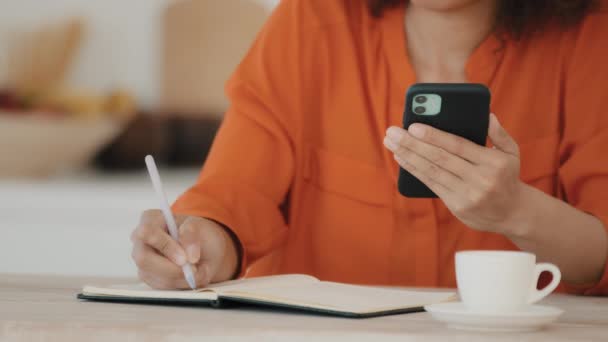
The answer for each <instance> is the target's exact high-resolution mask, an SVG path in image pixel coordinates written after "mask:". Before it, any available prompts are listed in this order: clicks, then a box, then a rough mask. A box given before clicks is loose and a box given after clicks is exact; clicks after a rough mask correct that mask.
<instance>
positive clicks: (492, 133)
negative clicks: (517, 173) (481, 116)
mask: <svg viewBox="0 0 608 342" xmlns="http://www.w3.org/2000/svg"><path fill="white" fill-rule="evenodd" d="M488 136H489V137H490V140H491V141H492V144H494V146H495V147H496V148H497V149H498V150H500V151H503V152H505V153H508V154H512V155H514V156H517V157H519V146H518V145H517V142H515V140H514V139H513V138H512V137H511V136H510V135H509V133H507V131H506V130H505V129H504V128H503V127H502V125H501V124H500V122H499V121H498V118H497V117H496V115H494V113H492V114H490V127H489V128H488Z"/></svg>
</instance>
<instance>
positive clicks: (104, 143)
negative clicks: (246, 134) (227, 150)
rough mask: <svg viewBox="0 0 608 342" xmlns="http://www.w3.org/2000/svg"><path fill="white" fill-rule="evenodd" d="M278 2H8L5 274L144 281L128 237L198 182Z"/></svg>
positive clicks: (3, 16)
mask: <svg viewBox="0 0 608 342" xmlns="http://www.w3.org/2000/svg"><path fill="white" fill-rule="evenodd" d="M276 2H278V0H222V1H212V0H183V1H179V0H174V1H170V0H126V1H125V0H104V1H90V0H53V1H40V0H0V273H41V274H65V275H95V276H135V275H136V270H135V267H134V265H133V263H132V262H131V260H130V249H131V246H130V241H129V234H130V232H131V230H132V229H133V228H134V227H135V225H136V224H137V221H138V219H139V215H140V212H141V211H142V210H144V209H148V208H155V207H157V203H156V200H155V197H154V193H153V190H152V187H151V185H150V182H149V179H148V178H147V174H146V172H145V169H144V163H143V158H144V156H145V155H146V154H153V155H154V156H155V158H156V161H157V163H158V164H159V167H160V172H161V176H162V177H163V180H164V182H165V186H166V189H165V190H166V192H167V195H168V197H169V198H170V200H173V199H175V198H176V197H177V196H178V195H179V194H180V193H181V192H183V191H184V190H186V189H187V187H189V186H190V185H192V184H193V183H194V181H195V179H196V176H197V173H198V171H199V169H200V167H201V166H202V165H203V163H204V160H205V157H206V155H207V152H208V149H209V147H210V144H211V142H212V140H213V137H214V135H215V131H216V130H217V128H218V126H219V124H220V123H221V120H222V116H223V113H224V111H225V110H226V108H227V101H226V99H225V97H224V93H223V88H224V83H225V81H226V80H227V78H228V77H229V75H230V74H231V72H232V71H233V69H234V68H235V67H236V65H237V64H238V62H239V61H240V59H241V58H242V57H243V55H244V54H245V52H246V51H247V49H248V47H249V46H250V45H251V43H252V41H253V39H254V38H255V35H256V32H257V31H258V30H259V29H260V28H261V26H262V25H263V23H264V21H265V19H266V17H267V16H268V14H269V13H270V12H271V10H272V8H273V7H274V6H275V5H276Z"/></svg>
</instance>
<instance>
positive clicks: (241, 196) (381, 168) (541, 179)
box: [173, 0, 608, 294]
mask: <svg viewBox="0 0 608 342" xmlns="http://www.w3.org/2000/svg"><path fill="white" fill-rule="evenodd" d="M605 4H606V2H603V5H605ZM606 9H607V7H606V6H603V9H602V10H600V11H598V12H597V13H595V14H590V15H589V16H588V17H587V18H586V19H585V20H584V21H583V22H582V23H581V24H580V25H578V26H576V27H572V28H571V29H568V30H565V31H562V30H558V29H554V30H548V31H546V32H544V33H543V34H542V35H538V36H534V37H530V38H527V39H525V40H523V41H519V42H515V41H501V40H499V39H497V38H496V37H495V36H494V35H491V36H490V37H488V38H487V39H486V40H485V41H484V42H483V43H482V44H481V45H480V46H479V47H478V48H477V49H476V51H475V52H474V53H473V55H472V56H471V57H470V60H469V61H468V64H467V66H466V72H467V77H468V79H469V81H470V82H476V83H484V84H486V85H487V86H488V87H489V88H490V89H491V91H492V95H493V99H492V105H491V106H492V111H493V112H494V113H496V114H497V116H498V117H499V119H500V121H501V123H502V125H503V126H504V127H505V128H506V129H507V131H509V132H510V134H511V135H512V136H513V137H514V138H515V139H516V141H517V142H518V143H519V145H520V149H521V164H522V167H521V178H522V180H523V181H525V182H526V183H528V184H531V185H533V186H535V187H537V188H539V189H541V190H543V191H545V192H546V193H549V194H551V195H553V196H556V197H559V198H562V199H564V200H566V201H568V203H570V204H571V205H573V206H575V207H577V208H579V209H580V210H583V211H585V212H588V213H591V214H593V215H595V216H597V217H598V218H600V219H601V220H602V221H603V222H604V225H605V226H606V227H608V153H607V152H606V150H607V149H608V63H607V58H608V10H606ZM404 15H405V6H401V7H397V8H394V9H392V10H389V11H387V12H386V13H385V15H384V16H383V17H382V18H380V19H376V18H373V17H371V16H370V14H369V13H368V11H367V7H366V1H363V0H360V1H326V0H283V1H281V4H280V5H279V6H278V8H277V9H276V10H275V11H274V13H273V14H272V16H271V18H270V19H269V20H268V22H267V24H266V25H265V27H264V28H263V29H262V31H261V32H260V34H259V36H258V38H257V40H256V41H255V43H254V45H253V46H252V48H251V50H250V51H249V53H248V54H247V56H246V57H245V58H244V60H243V62H242V63H241V64H240V65H239V67H238V68H237V70H236V72H235V73H234V75H233V77H232V78H231V79H230V80H229V82H228V84H227V88H226V90H227V94H228V96H229V98H230V101H231V108H230V109H229V111H228V112H227V114H226V116H225V120H224V123H223V126H222V127H221V129H220V131H219V133H218V135H217V138H216V140H215V143H214V145H213V148H212V151H211V153H210V156H209V158H208V160H207V162H206V163H205V166H204V168H203V170H202V172H201V174H200V178H199V180H198V182H197V184H196V185H194V186H193V187H192V188H191V189H190V190H188V191H187V192H186V193H184V194H183V195H182V196H181V197H180V198H179V199H178V200H177V202H176V203H175V205H174V207H173V209H174V211H175V212H176V213H180V214H188V215H197V216H202V217H207V218H211V219H214V220H216V221H218V222H221V223H223V224H225V225H226V226H227V227H229V228H230V229H231V230H233V232H234V233H235V234H236V236H237V237H238V239H239V240H240V242H241V243H242V246H243V249H244V253H243V254H244V258H243V269H244V270H247V272H249V275H264V274H276V273H306V274H311V275H314V276H317V277H319V278H321V279H324V280H331V281H341V282H351V283H360V284H390V285H407V286H440V287H455V286H456V280H455V274H454V253H455V252H456V251H460V250H467V249H502V250H511V249H515V248H516V247H515V246H514V245H513V244H512V243H511V242H510V241H509V240H508V239H507V238H505V237H504V236H502V235H498V234H494V233H486V232H479V231H475V230H472V229H470V228H467V227H466V226H465V225H464V224H462V223H461V222H460V221H458V220H457V219H456V218H455V217H454V216H453V215H452V214H451V213H450V212H449V211H448V210H447V209H446V207H445V206H444V205H443V203H442V202H441V200H439V199H408V198H405V197H403V196H401V195H400V194H399V193H398V192H397V187H396V180H397V171H398V166H397V164H396V163H395V161H394V160H393V158H392V155H391V153H390V152H389V151H388V150H386V149H385V148H384V146H383V144H382V141H383V138H384V135H385V131H386V129H387V128H388V127H389V126H390V125H400V124H401V122H402V113H403V107H404V102H405V92H406V89H407V88H408V86H409V85H411V84H413V83H414V82H415V81H416V77H415V75H414V72H413V70H412V67H411V65H410V64H409V63H408V53H407V51H406V46H407V44H406V43H405V38H406V37H405V32H404V26H403V20H404ZM580 248H584V246H580ZM565 288H566V290H569V291H571V292H578V293H586V294H608V271H607V272H605V275H604V277H603V279H602V280H601V281H600V282H599V283H598V284H589V285H588V286H583V287H580V286H579V287H576V288H574V287H569V286H565ZM562 290H563V288H562Z"/></svg>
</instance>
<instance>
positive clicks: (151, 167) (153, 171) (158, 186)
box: [145, 155, 196, 290]
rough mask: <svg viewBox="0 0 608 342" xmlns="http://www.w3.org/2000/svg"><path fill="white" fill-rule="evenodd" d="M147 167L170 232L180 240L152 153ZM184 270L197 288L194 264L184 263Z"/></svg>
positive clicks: (148, 157)
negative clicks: (193, 270)
mask: <svg viewBox="0 0 608 342" xmlns="http://www.w3.org/2000/svg"><path fill="white" fill-rule="evenodd" d="M145 160H146V167H147V168H148V173H149V174H150V180H152V186H154V191H155V192H156V196H157V197H158V201H159V202H160V210H161V211H162V212H163V216H164V217H165V222H167V227H169V234H171V237H172V238H173V240H175V241H179V233H178V232H177V224H176V223H175V219H174V218H173V213H172V212H171V209H169V202H168V201H167V196H166V195H165V191H164V190H163V184H162V182H161V180H160V174H159V173H158V169H157V168H156V163H154V158H153V157H152V156H150V155H148V156H146V159H145ZM182 270H183V271H184V277H185V278H186V281H187V282H188V285H189V286H190V288H191V289H193V290H195V289H196V281H195V280H194V273H192V265H191V264H190V263H188V262H187V263H186V264H184V266H182Z"/></svg>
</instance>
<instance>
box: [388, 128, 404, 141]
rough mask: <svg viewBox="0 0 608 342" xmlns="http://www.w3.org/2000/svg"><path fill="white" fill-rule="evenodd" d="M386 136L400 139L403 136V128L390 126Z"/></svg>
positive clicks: (396, 139) (395, 139)
mask: <svg viewBox="0 0 608 342" xmlns="http://www.w3.org/2000/svg"><path fill="white" fill-rule="evenodd" d="M386 136H388V137H389V138H391V139H392V140H394V141H399V140H401V138H402V137H403V130H402V129H401V128H398V127H390V128H389V129H388V130H386Z"/></svg>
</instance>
